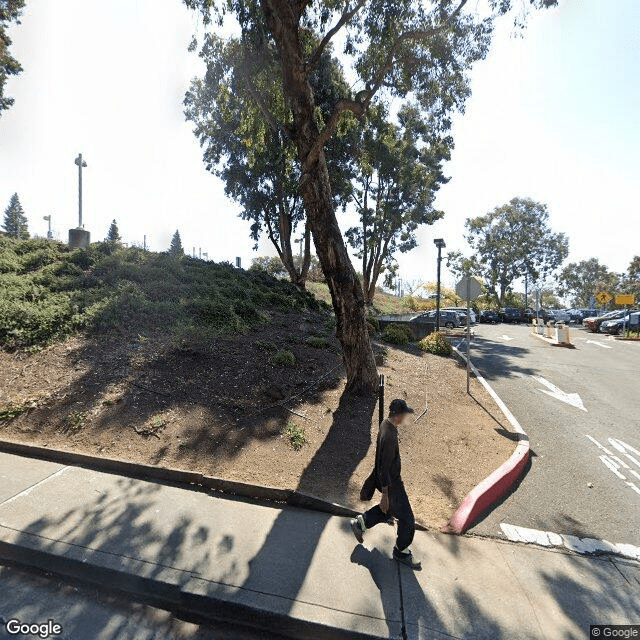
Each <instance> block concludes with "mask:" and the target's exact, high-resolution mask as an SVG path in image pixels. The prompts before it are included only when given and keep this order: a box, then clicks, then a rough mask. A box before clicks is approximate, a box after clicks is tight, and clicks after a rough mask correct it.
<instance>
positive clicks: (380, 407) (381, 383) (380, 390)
mask: <svg viewBox="0 0 640 640" xmlns="http://www.w3.org/2000/svg"><path fill="white" fill-rule="evenodd" d="M383 420H384V374H383V373H381V374H380V381H379V382H378V425H380V424H382V421H383Z"/></svg>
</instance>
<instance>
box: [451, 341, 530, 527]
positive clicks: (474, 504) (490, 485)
mask: <svg viewBox="0 0 640 640" xmlns="http://www.w3.org/2000/svg"><path fill="white" fill-rule="evenodd" d="M453 350H454V351H455V352H456V353H457V354H458V356H460V358H462V360H463V361H464V362H465V363H466V361H467V359H466V357H465V356H464V355H463V354H462V353H461V352H460V351H459V350H458V349H457V348H456V347H453ZM469 364H470V367H471V371H473V375H474V376H475V377H476V379H477V380H478V382H480V384H481V385H482V386H483V387H484V388H485V389H486V390H487V392H488V393H489V395H490V396H491V397H492V398H493V399H494V400H495V402H496V404H497V405H498V407H499V408H500V410H501V411H502V413H503V414H504V417H505V418H506V419H507V420H508V421H509V424H511V426H512V427H513V429H514V430H515V431H516V433H519V434H520V440H519V442H518V444H517V445H516V448H515V450H514V452H513V453H512V454H511V456H510V457H509V459H508V460H507V461H506V462H504V463H503V464H501V465H500V466H499V467H498V468H497V469H496V470H495V471H493V472H492V473H491V474H490V475H489V476H488V477H487V478H485V479H484V480H483V481H482V482H480V484H478V485H476V486H475V487H474V488H473V489H471V491H470V492H469V493H468V494H467V496H466V497H465V499H464V500H463V501H462V503H461V504H460V506H459V507H458V509H457V510H456V512H455V513H454V514H453V515H452V516H451V519H450V520H449V522H447V524H445V525H444V527H442V531H443V532H444V533H458V534H460V533H464V532H465V531H466V530H467V529H468V528H469V527H470V526H471V525H472V524H473V523H474V522H475V520H476V519H477V518H478V516H479V515H480V514H481V513H483V512H484V511H486V510H487V509H488V508H489V507H490V506H491V505H493V504H494V503H496V502H497V501H498V500H499V499H500V498H501V497H502V496H503V495H504V494H505V493H506V492H507V491H508V490H509V489H510V488H511V487H512V486H513V484H514V483H515V481H516V480H517V479H518V478H519V477H520V474H521V473H522V471H523V469H524V467H525V465H526V464H527V461H528V460H529V436H528V435H527V434H526V433H525V431H524V429H523V428H522V427H521V426H520V423H519V422H518V421H517V420H516V418H515V416H514V415H513V414H512V413H511V411H509V408H508V407H507V405H505V403H504V402H503V401H502V400H501V399H500V397H499V396H498V394H497V393H496V392H495V391H494V390H493V388H492V387H491V385H490V384H489V383H488V382H487V381H486V380H485V379H484V378H483V377H482V375H481V374H480V372H479V371H478V369H477V368H476V367H475V366H474V364H473V363H472V362H470V363H469Z"/></svg>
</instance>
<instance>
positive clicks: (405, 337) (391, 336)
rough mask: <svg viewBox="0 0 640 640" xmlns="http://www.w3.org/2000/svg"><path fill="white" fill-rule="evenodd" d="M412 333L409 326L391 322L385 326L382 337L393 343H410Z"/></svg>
mask: <svg viewBox="0 0 640 640" xmlns="http://www.w3.org/2000/svg"><path fill="white" fill-rule="evenodd" d="M409 338H411V333H410V331H409V327H403V326H402V325H399V324H389V325H387V326H386V327H385V330H384V333H383V334H382V339H383V340H384V341H385V342H390V343H391V344H409Z"/></svg>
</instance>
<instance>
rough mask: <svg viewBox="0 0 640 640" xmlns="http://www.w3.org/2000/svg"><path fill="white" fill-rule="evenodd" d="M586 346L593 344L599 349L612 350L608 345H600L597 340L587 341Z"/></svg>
mask: <svg viewBox="0 0 640 640" xmlns="http://www.w3.org/2000/svg"><path fill="white" fill-rule="evenodd" d="M587 344H595V345H597V346H599V347H602V348H603V349H612V348H613V347H611V346H610V345H608V344H602V342H598V341H597V340H587Z"/></svg>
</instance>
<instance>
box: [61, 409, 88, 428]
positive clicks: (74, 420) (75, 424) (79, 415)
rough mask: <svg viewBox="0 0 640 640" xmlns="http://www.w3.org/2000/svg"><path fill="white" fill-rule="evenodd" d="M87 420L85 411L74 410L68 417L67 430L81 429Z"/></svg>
mask: <svg viewBox="0 0 640 640" xmlns="http://www.w3.org/2000/svg"><path fill="white" fill-rule="evenodd" d="M86 420H87V414H86V412H85V411H73V412H71V413H70V414H69V415H68V416H67V418H66V421H67V431H79V430H80V429H82V427H83V426H84V423H85V422H86Z"/></svg>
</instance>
